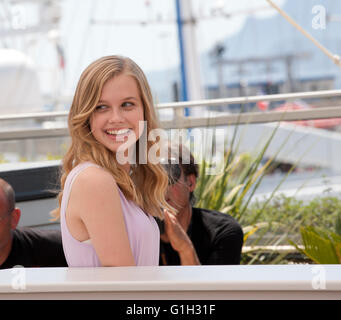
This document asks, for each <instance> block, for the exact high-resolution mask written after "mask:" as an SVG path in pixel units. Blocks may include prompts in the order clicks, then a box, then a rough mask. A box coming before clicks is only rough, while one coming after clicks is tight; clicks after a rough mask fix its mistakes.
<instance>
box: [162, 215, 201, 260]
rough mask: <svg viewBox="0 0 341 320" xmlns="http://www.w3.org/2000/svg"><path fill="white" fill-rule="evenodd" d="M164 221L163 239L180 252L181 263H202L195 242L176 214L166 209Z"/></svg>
mask: <svg viewBox="0 0 341 320" xmlns="http://www.w3.org/2000/svg"><path fill="white" fill-rule="evenodd" d="M164 221H165V233H164V234H162V235H161V240H162V241H164V242H169V243H170V244H171V246H172V248H173V249H174V250H175V251H177V252H178V254H179V256H180V261H181V265H200V261H199V259H198V257H197V253H196V251H195V249H194V246H193V243H192V241H191V239H190V238H189V237H188V235H187V233H186V231H185V230H184V229H183V228H182V226H181V225H180V223H179V221H178V219H177V218H176V216H175V215H174V214H172V213H170V212H168V211H165V220H164Z"/></svg>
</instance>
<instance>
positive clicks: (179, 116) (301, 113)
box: [0, 90, 341, 141]
mask: <svg viewBox="0 0 341 320" xmlns="http://www.w3.org/2000/svg"><path fill="white" fill-rule="evenodd" d="M334 97H341V90H326V91H316V92H300V93H288V94H274V95H265V96H250V97H237V98H224V99H211V100H200V101H188V102H174V103H164V104H159V105H157V108H158V109H159V110H164V109H173V110H174V111H175V112H174V119H173V120H168V121H161V123H160V124H161V127H162V128H164V129H181V128H198V127H210V126H222V125H235V124H253V123H266V122H277V121H293V120H313V119H328V118H338V117H340V118H341V106H340V107H338V106H337V107H323V108H315V109H308V110H297V111H285V112H277V111H267V112H246V113H240V114H226V113H224V114H221V113H216V112H215V113H214V112H212V113H210V114H208V115H207V116H205V117H184V116H183V109H184V108H197V107H206V108H211V107H215V106H222V105H230V104H246V103H254V102H257V101H282V100H286V101H292V100H295V99H317V98H334ZM67 116H68V111H59V112H43V113H27V114H21V115H1V116H0V125H1V122H3V121H20V120H36V121H45V120H51V119H56V118H66V117H67ZM0 128H1V127H0ZM65 136H68V129H67V127H66V126H65V127H61V128H46V129H44V128H42V129H40V128H39V129H32V128H30V129H20V130H19V129H18V130H6V131H0V141H4V140H19V139H31V138H52V137H65Z"/></svg>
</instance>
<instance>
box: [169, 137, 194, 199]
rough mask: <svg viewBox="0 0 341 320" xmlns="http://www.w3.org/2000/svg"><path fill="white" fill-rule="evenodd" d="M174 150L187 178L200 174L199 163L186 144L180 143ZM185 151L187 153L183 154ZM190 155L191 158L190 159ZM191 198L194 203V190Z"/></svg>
mask: <svg viewBox="0 0 341 320" xmlns="http://www.w3.org/2000/svg"><path fill="white" fill-rule="evenodd" d="M171 149H172V150H175V154H176V155H177V158H178V159H179V165H180V167H181V170H182V172H183V173H184V176H185V179H187V177H188V176H189V175H191V174H194V176H195V178H198V176H199V165H198V164H197V163H195V159H194V157H193V155H192V153H191V152H190V151H189V150H188V148H186V147H185V146H184V145H182V144H179V145H177V146H176V147H174V146H172V147H171ZM183 152H185V154H183ZM188 155H189V159H188ZM189 200H190V202H191V204H192V205H194V203H195V201H196V199H195V196H194V192H191V193H190V196H189Z"/></svg>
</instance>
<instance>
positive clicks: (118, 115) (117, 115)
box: [109, 107, 124, 123]
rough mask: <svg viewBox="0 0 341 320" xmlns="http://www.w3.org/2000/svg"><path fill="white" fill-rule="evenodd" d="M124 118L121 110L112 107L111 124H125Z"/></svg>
mask: <svg viewBox="0 0 341 320" xmlns="http://www.w3.org/2000/svg"><path fill="white" fill-rule="evenodd" d="M123 120H124V117H123V113H122V110H121V108H117V107H112V108H111V112H110V119H109V122H110V123H115V122H123Z"/></svg>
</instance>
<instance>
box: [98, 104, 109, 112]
mask: <svg viewBox="0 0 341 320" xmlns="http://www.w3.org/2000/svg"><path fill="white" fill-rule="evenodd" d="M106 108H107V106H105V105H100V106H97V107H96V109H95V110H96V111H101V110H105V109H106Z"/></svg>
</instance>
